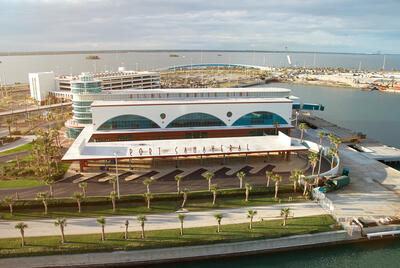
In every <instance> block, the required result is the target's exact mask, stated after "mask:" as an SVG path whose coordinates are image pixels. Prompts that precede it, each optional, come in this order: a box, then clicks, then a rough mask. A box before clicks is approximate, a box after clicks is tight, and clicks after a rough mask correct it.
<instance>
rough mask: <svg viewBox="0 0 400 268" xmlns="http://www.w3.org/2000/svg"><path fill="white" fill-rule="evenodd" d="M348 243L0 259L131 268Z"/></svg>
mask: <svg viewBox="0 0 400 268" xmlns="http://www.w3.org/2000/svg"><path fill="white" fill-rule="evenodd" d="M349 240H350V237H349V236H348V234H347V232H346V231H333V232H325V233H318V234H308V235H296V236H290V237H283V238H276V239H265V240H256V241H245V242H238V243H223V244H213V245H202V246H188V247H174V248H161V249H148V250H134V251H116V252H104V253H88V254H75V255H54V256H38V257H21V258H6V259H2V260H1V267H3V268H17V267H21V268H22V267H66V266H68V267H104V266H106V265H112V264H118V266H125V265H126V266H128V265H129V266H133V265H140V264H145V263H146V264H150V263H162V262H173V261H182V260H194V259H203V258H212V257H221V256H234V255H246V254H255V253H262V252H274V251H282V250H290V249H293V248H300V247H301V248H305V247H316V246H322V245H329V244H336V243H342V242H348V241H349Z"/></svg>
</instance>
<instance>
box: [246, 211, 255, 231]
mask: <svg viewBox="0 0 400 268" xmlns="http://www.w3.org/2000/svg"><path fill="white" fill-rule="evenodd" d="M255 215H257V211H256V210H248V211H247V218H248V219H250V225H249V229H250V230H252V229H253V218H254V216H255Z"/></svg>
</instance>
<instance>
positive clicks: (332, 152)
mask: <svg viewBox="0 0 400 268" xmlns="http://www.w3.org/2000/svg"><path fill="white" fill-rule="evenodd" d="M337 153H338V150H336V148H331V149H329V151H328V154H329V155H330V156H331V169H332V168H333V164H334V163H335V155H337Z"/></svg>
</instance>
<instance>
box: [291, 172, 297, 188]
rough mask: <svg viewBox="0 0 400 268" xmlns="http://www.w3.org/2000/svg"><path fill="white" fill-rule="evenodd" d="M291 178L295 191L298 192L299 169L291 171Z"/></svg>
mask: <svg viewBox="0 0 400 268" xmlns="http://www.w3.org/2000/svg"><path fill="white" fill-rule="evenodd" d="M289 180H290V181H291V182H293V191H294V192H296V189H297V170H292V172H290V177H289Z"/></svg>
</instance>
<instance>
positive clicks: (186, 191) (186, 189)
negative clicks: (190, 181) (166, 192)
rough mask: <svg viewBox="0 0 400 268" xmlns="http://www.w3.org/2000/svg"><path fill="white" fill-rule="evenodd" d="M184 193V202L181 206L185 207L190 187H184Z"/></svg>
mask: <svg viewBox="0 0 400 268" xmlns="http://www.w3.org/2000/svg"><path fill="white" fill-rule="evenodd" d="M182 193H183V202H182V206H181V207H182V208H183V207H184V206H185V204H186V201H187V197H188V193H189V189H188V188H185V189H183V191H182Z"/></svg>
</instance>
